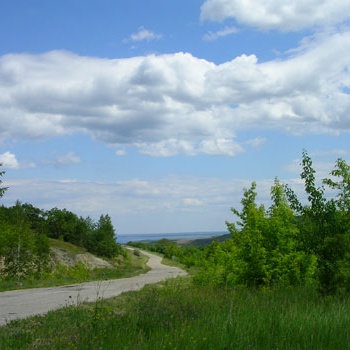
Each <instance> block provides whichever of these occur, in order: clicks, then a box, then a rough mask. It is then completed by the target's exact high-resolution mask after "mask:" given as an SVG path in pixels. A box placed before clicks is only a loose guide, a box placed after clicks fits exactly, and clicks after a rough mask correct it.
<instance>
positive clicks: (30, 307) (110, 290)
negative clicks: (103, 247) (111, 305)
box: [0, 252, 186, 326]
mask: <svg viewBox="0 0 350 350" xmlns="http://www.w3.org/2000/svg"><path fill="white" fill-rule="evenodd" d="M143 254H145V255H147V256H148V257H149V261H148V263H147V264H148V266H149V267H151V269H152V270H151V271H149V272H147V273H145V274H143V275H139V276H135V277H130V278H122V279H117V280H108V281H99V282H88V283H83V284H74V285H68V286H62V287H53V288H35V289H24V290H15V291H9V292H2V293H0V326H3V325H5V324H6V323H7V322H9V321H11V320H14V319H18V318H26V317H29V316H33V315H38V314H45V313H47V312H48V311H50V310H54V309H58V308H61V307H65V306H68V305H76V304H77V303H81V302H85V301H87V302H94V301H96V300H97V299H99V298H111V297H113V296H117V295H119V294H121V293H123V292H126V291H131V290H139V289H141V288H142V287H144V286H145V285H146V284H151V283H156V282H160V281H162V280H165V279H167V278H172V277H176V276H184V275H186V272H185V271H183V270H181V269H179V268H177V267H170V266H166V265H163V264H162V263H161V258H160V257H159V256H156V255H153V254H150V253H147V252H143Z"/></svg>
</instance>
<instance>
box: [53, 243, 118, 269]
mask: <svg viewBox="0 0 350 350" xmlns="http://www.w3.org/2000/svg"><path fill="white" fill-rule="evenodd" d="M50 264H52V267H53V268H54V269H55V267H57V266H58V265H61V266H64V267H67V268H74V267H76V266H78V265H81V264H82V265H83V266H84V267H85V268H87V269H89V270H93V269H99V268H112V267H113V266H112V264H111V263H109V262H108V261H106V260H104V259H102V258H99V257H97V256H95V255H93V254H91V253H88V252H87V251H86V250H85V249H84V248H80V247H77V246H75V245H73V244H70V243H67V242H63V241H59V240H56V239H50Z"/></svg>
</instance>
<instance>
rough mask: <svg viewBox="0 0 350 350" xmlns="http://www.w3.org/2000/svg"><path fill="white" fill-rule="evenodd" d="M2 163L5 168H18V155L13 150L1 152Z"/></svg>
mask: <svg viewBox="0 0 350 350" xmlns="http://www.w3.org/2000/svg"><path fill="white" fill-rule="evenodd" d="M0 164H2V165H3V166H4V167H5V168H10V169H18V168H19V163H18V160H17V158H16V155H15V154H13V153H11V152H5V153H3V154H0Z"/></svg>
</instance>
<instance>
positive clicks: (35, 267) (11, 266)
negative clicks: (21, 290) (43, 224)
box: [0, 201, 49, 279]
mask: <svg viewBox="0 0 350 350" xmlns="http://www.w3.org/2000/svg"><path fill="white" fill-rule="evenodd" d="M3 209H4V208H3ZM6 214H7V216H6V218H7V221H6V222H2V225H1V230H0V243H1V249H0V254H1V255H2V257H3V259H4V268H3V270H2V273H3V274H4V275H5V277H8V278H17V279H20V278H24V277H27V276H29V275H32V274H34V273H40V272H42V271H43V270H45V269H46V268H47V262H48V257H49V245H48V240H47V237H46V236H43V235H39V234H37V233H36V232H35V231H34V230H31V229H30V222H29V220H28V218H27V216H26V213H25V211H24V209H23V207H22V204H21V203H20V202H19V201H17V202H16V205H15V206H13V207H11V208H6Z"/></svg>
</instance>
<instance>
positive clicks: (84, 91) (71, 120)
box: [0, 30, 350, 161]
mask: <svg viewBox="0 0 350 350" xmlns="http://www.w3.org/2000/svg"><path fill="white" fill-rule="evenodd" d="M349 52H350V31H347V30H344V31H341V32H338V33H334V34H332V35H325V34H318V35H315V36H314V37H310V38H308V39H307V40H304V41H303V42H302V43H301V45H300V47H299V48H296V49H295V50H293V51H292V52H290V54H289V56H288V57H287V58H285V59H284V60H272V61H269V62H263V63H259V61H258V57H256V56H255V55H249V56H247V55H242V56H239V57H236V58H234V59H233V60H231V61H228V62H225V63H223V64H215V63H213V62H209V61H207V60H204V59H200V58H197V57H194V56H193V55H191V54H189V53H182V52H179V53H174V54H163V55H149V56H141V57H134V58H127V59H102V58H95V57H82V56H78V55H76V54H73V53H71V52H66V51H52V52H47V53H44V54H38V55H34V54H33V55H30V54H9V55H4V56H1V57H0V120H1V121H2V127H1V129H0V141H1V140H7V139H43V138H48V137H52V136H60V135H66V134H74V133H78V132H79V133H81V132H83V133H87V134H89V135H91V136H92V137H93V138H94V139H97V140H100V141H102V142H105V143H107V144H110V145H115V146H116V147H118V148H121V149H123V150H124V149H125V147H126V146H130V147H136V148H137V149H138V150H139V152H140V153H142V154H147V155H151V156H173V155H177V154H186V155H196V154H209V155H228V156H235V155H236V154H238V153H241V152H244V143H245V144H248V143H249V142H250V143H251V144H253V143H254V142H253V140H239V135H240V134H239V133H240V132H241V131H242V130H246V129H248V128H252V127H253V128H254V129H256V130H259V129H260V130H263V129H264V130H266V129H270V130H281V131H285V132H288V133H292V134H303V133H333V134H339V133H344V132H345V133H348V132H349V131H350V122H349V114H350V113H349V112H350V95H349V91H350V90H349V88H350V62H349V59H348V53H349ZM72 160H73V161H74V159H70V161H72ZM75 161H76V160H75Z"/></svg>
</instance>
